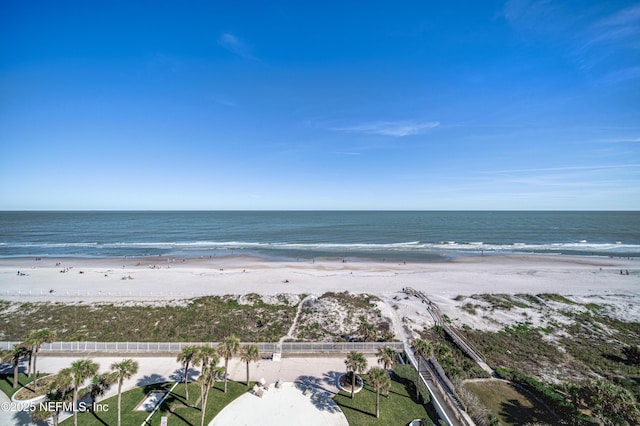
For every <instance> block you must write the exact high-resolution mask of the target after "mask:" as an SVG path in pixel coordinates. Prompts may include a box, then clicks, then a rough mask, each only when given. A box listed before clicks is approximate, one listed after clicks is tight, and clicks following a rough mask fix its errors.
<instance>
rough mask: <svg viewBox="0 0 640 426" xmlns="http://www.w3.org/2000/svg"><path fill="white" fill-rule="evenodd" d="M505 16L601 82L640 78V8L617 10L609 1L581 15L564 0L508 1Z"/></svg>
mask: <svg viewBox="0 0 640 426" xmlns="http://www.w3.org/2000/svg"><path fill="white" fill-rule="evenodd" d="M502 16H503V17H504V18H505V20H506V21H507V22H508V23H509V24H510V25H511V26H512V27H513V28H514V30H516V31H522V32H524V34H526V36H527V38H528V39H529V38H530V36H532V35H533V36H534V37H533V39H534V40H536V41H539V39H538V38H539V37H541V39H542V40H544V42H545V43H549V44H550V45H554V46H558V47H561V48H564V49H565V51H566V53H567V55H568V57H570V58H571V59H572V60H573V61H574V63H575V64H576V66H577V68H578V69H579V70H581V71H582V72H584V73H588V74H589V75H591V76H592V77H595V80H596V82H597V83H600V84H605V85H614V84H619V83H622V82H625V81H627V80H632V79H636V78H638V77H640V66H639V65H640V64H639V63H638V61H637V60H636V59H634V58H637V57H638V55H637V54H638V50H640V4H634V5H631V6H627V7H623V8H620V7H618V8H617V9H613V8H612V7H611V6H610V5H608V4H607V3H606V2H603V3H602V4H600V5H597V6H594V7H583V8H581V10H578V13H576V11H575V10H572V9H570V8H569V7H568V6H567V4H566V3H563V2H561V1H558V0H508V1H507V2H506V3H505V6H504V9H503V11H502Z"/></svg>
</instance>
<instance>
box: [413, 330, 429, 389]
mask: <svg viewBox="0 0 640 426" xmlns="http://www.w3.org/2000/svg"><path fill="white" fill-rule="evenodd" d="M412 345H413V348H414V350H415V352H416V354H417V358H418V370H417V372H416V397H418V395H419V394H420V392H419V390H418V389H419V388H418V385H419V383H420V370H421V368H420V367H421V366H422V358H430V357H431V355H433V345H432V344H431V343H429V342H427V341H426V340H423V339H414V341H413V342H412Z"/></svg>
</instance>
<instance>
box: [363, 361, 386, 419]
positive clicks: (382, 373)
mask: <svg viewBox="0 0 640 426" xmlns="http://www.w3.org/2000/svg"><path fill="white" fill-rule="evenodd" d="M368 377H369V381H370V382H371V385H373V387H374V388H376V417H380V391H381V390H382V391H385V392H388V391H389V388H390V387H391V379H390V378H389V374H387V371H386V370H385V369H382V368H380V367H371V368H370V369H369V374H368Z"/></svg>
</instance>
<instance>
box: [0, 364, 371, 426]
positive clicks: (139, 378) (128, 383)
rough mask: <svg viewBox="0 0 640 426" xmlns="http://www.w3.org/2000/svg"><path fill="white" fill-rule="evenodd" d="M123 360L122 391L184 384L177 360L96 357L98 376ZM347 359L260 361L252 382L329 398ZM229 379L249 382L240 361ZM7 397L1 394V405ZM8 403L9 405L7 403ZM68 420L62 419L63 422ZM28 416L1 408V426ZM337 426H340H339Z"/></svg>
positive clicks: (48, 367)
mask: <svg viewBox="0 0 640 426" xmlns="http://www.w3.org/2000/svg"><path fill="white" fill-rule="evenodd" d="M123 358H133V359H135V360H136V361H138V364H139V369H138V373H137V374H136V375H135V376H133V377H132V378H131V379H129V380H125V382H124V384H123V387H122V391H123V392H124V391H127V390H129V389H133V388H134V387H136V386H144V385H148V384H152V383H160V382H168V381H176V380H177V381H181V380H184V375H183V372H184V369H183V368H182V366H181V365H180V364H179V363H178V362H177V361H176V359H175V357H173V356H171V357H166V356H165V357H135V356H133V357H123V356H119V357H113V356H108V357H107V356H105V357H101V356H95V357H92V358H91V359H92V360H93V361H95V362H97V363H98V364H99V365H100V371H99V372H101V373H102V372H105V371H108V369H109V367H110V366H111V364H112V363H113V362H115V361H121V360H122V359H123ZM76 359H79V357H59V356H43V355H42V354H41V355H40V356H38V370H39V371H40V372H48V373H56V372H58V371H60V370H61V369H63V368H66V367H69V366H70V365H71V363H72V362H73V361H75V360H76ZM344 359H345V357H344V356H336V357H323V358H320V357H304V358H302V357H301V358H289V357H286V358H282V360H281V361H280V362H275V361H271V360H267V359H264V360H260V361H258V362H257V363H251V364H250V380H252V381H258V380H260V379H263V378H264V379H265V380H266V382H267V383H275V382H276V381H278V380H281V381H283V382H294V383H296V386H297V387H298V388H300V386H303V385H304V386H307V387H309V388H312V389H313V390H315V391H316V392H326V393H328V394H332V393H337V392H338V388H337V386H336V385H335V384H336V379H337V377H338V376H339V375H340V374H342V373H344V370H345V367H344ZM367 361H368V363H369V366H370V367H371V366H374V365H376V358H375V357H367ZM25 370H26V363H25V364H23V367H22V366H21V371H25ZM188 374H189V380H190V381H195V380H196V378H197V377H198V375H199V374H200V370H199V369H198V368H193V367H191V368H190V369H189V373H188ZM229 375H230V377H231V379H232V380H237V381H241V382H244V381H245V380H246V364H245V363H243V362H241V361H240V360H239V359H238V358H237V357H236V358H234V359H232V360H231V361H230V362H229ZM117 392H118V387H117V386H112V388H111V389H110V390H109V391H108V392H107V393H106V395H105V396H104V397H103V398H100V400H103V399H106V398H109V397H111V396H114V395H116V394H117ZM3 397H5V399H6V396H5V395H4V393H2V392H0V403H1V402H2V401H5V399H2V398H3ZM254 398H255V397H254ZM5 402H6V401H5ZM64 417H66V416H64V415H61V420H62V418H64ZM33 424H35V423H32V422H31V418H30V416H29V414H28V413H27V412H15V411H6V410H2V409H1V408H0V426H14V425H24V426H27V425H33ZM336 424H337V423H336Z"/></svg>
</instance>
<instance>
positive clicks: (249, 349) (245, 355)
mask: <svg viewBox="0 0 640 426" xmlns="http://www.w3.org/2000/svg"><path fill="white" fill-rule="evenodd" d="M240 359H241V360H242V362H246V363H247V387H249V363H250V362H255V361H258V360H259V359H260V349H259V348H258V346H257V345H247V346H243V347H242V351H241V352H240Z"/></svg>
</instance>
